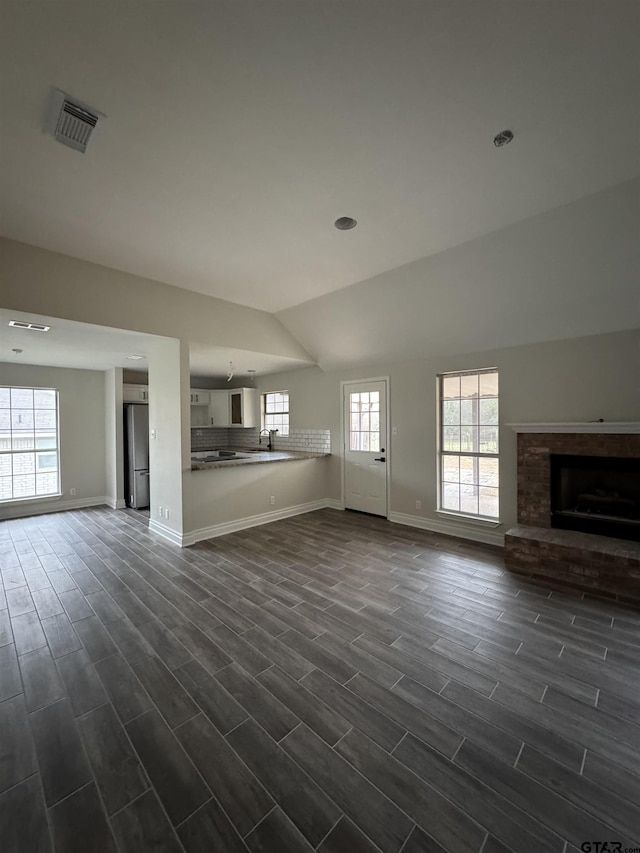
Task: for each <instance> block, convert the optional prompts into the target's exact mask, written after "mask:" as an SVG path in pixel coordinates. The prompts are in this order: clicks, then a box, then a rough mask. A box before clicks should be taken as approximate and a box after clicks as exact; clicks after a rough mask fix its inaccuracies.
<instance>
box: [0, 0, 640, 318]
mask: <svg viewBox="0 0 640 853" xmlns="http://www.w3.org/2000/svg"><path fill="white" fill-rule="evenodd" d="M637 10H638V5H637V3H635V2H627V0H608V2H606V3H603V2H601V0H595V2H589V0H586V2H580V3H577V2H576V3H574V2H558V3H553V2H549V0H522V2H513V0H499V2H496V0H482V2H466V0H435V2H434V0H421V2H415V0H393V2H392V0H386V2H377V0H372V2H366V3H363V2H356V0H323V1H322V2H300V0H242V2H237V0H227V2H220V0H213V2H187V3H185V2H178V0H166V2H161V3H145V2H133V3H87V2H85V0H81V2H74V0H64V2H59V0H44V2H39V0H30V2H28V3H25V2H22V0H16V1H15V2H14V0H4V2H3V3H2V10H1V14H2V21H1V27H0V33H1V39H2V42H1V44H0V56H1V62H2V65H1V68H0V72H1V74H0V76H1V83H2V104H1V108H2V115H3V122H2V126H3V130H2V140H1V141H2V157H1V165H0V181H1V184H0V187H1V193H2V220H1V229H2V233H3V234H4V235H5V236H8V237H10V238H13V239H16V240H20V241H23V242H26V243H31V244H34V245H37V246H41V247H44V248H49V249H53V250H56V251H59V252H63V253H66V254H69V255H72V256H75V257H79V258H83V259H86V260H90V261H94V262H96V263H100V264H104V265H107V266H111V267H115V268H116V269H122V270H125V271H127V272H132V273H136V274H139V275H143V276H146V277H150V278H154V279H157V280H159V281H164V282H168V283H171V284H174V285H177V286H179V287H183V288H188V289H193V290H196V291H199V292H201V293H206V294H209V295H213V296H219V297H222V298H224V299H228V300H231V301H234V302H238V303H241V304H244V305H251V306H254V307H257V308H261V309H264V310H267V311H271V312H274V311H281V310H285V309H289V308H291V307H292V306H296V305H299V304H300V303H303V302H306V301H308V300H310V299H314V298H317V297H320V296H322V295H324V294H328V293H331V292H334V291H337V290H340V289H341V288H345V287H348V286H349V285H353V284H354V283H356V282H360V281H363V280H366V279H369V278H371V277H373V276H376V275H379V274H381V273H384V272H386V271H388V270H392V269H394V268H396V267H399V266H402V265H404V264H407V263H409V262H412V261H416V260H418V259H420V258H424V257H425V256H429V255H432V254H434V253H437V252H441V251H443V250H445V249H449V248H451V247H453V246H457V245H459V244H462V243H465V242H467V241H469V240H472V239H475V238H477V237H479V236H481V235H483V234H488V233H490V232H492V231H496V230H497V229H500V228H504V227H505V226H508V225H511V224H512V223H514V222H518V221H520V220H523V219H526V218H527V217H531V216H534V215H537V214H540V213H542V212H544V211H547V210H550V209H553V208H556V207H559V206H561V205H564V204H567V203H569V202H572V201H574V200H576V199H579V198H581V197H584V196H586V195H589V194H592V193H595V192H598V191H600V190H602V189H604V188H606V187H609V186H613V185H615V184H618V183H621V182H623V181H625V180H628V179H629V178H631V177H632V176H633V175H634V174H637V172H638V152H637V118H638V116H637V93H638V88H637V85H638V61H637V54H638V50H637V48H638V26H637ZM52 87H59V88H61V89H63V90H64V91H66V92H68V93H70V94H71V95H74V96H76V97H77V98H80V99H81V100H83V101H85V102H88V103H89V104H91V105H93V106H95V108H96V109H98V110H100V111H102V112H103V113H105V114H106V116H107V118H106V119H104V120H103V121H102V122H101V123H100V125H99V126H98V129H97V131H96V133H95V135H94V138H93V140H92V141H91V142H90V146H89V149H88V151H87V152H86V153H85V154H79V153H77V152H75V151H72V150H70V149H69V148H65V147H64V146H62V145H60V144H58V143H56V142H55V141H54V140H53V138H52V137H51V135H47V134H46V133H43V131H42V126H43V121H44V118H45V113H46V108H47V103H48V97H49V94H50V90H51V88H52ZM504 128H510V129H511V130H512V131H513V132H514V133H515V140H514V141H513V142H512V143H511V144H510V145H509V146H507V147H505V148H503V149H496V148H495V147H494V146H493V144H492V139H493V136H494V135H495V134H496V133H497V132H498V131H500V130H502V129H504ZM342 215H349V216H353V217H355V218H356V219H357V220H358V226H357V228H356V229H355V230H353V231H350V232H340V231H337V230H336V229H335V228H334V227H333V222H334V220H335V219H336V218H337V217H338V216H342Z"/></svg>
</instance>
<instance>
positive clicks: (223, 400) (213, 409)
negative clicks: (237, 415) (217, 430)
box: [209, 391, 231, 427]
mask: <svg viewBox="0 0 640 853" xmlns="http://www.w3.org/2000/svg"><path fill="white" fill-rule="evenodd" d="M209 423H210V425H211V426H217V427H228V426H231V411H230V408H229V392H228V391H210V392H209Z"/></svg>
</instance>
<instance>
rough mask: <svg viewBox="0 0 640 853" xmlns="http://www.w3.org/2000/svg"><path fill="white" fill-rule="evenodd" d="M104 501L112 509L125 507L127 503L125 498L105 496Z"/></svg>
mask: <svg viewBox="0 0 640 853" xmlns="http://www.w3.org/2000/svg"><path fill="white" fill-rule="evenodd" d="M104 502H105V503H106V504H107V506H110V507H111V509H124V508H125V507H126V505H127V502H126V501H125V499H124V498H105V499H104Z"/></svg>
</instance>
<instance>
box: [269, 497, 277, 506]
mask: <svg viewBox="0 0 640 853" xmlns="http://www.w3.org/2000/svg"><path fill="white" fill-rule="evenodd" d="M269 503H270V504H271V506H275V503H276V496H275V495H271V497H270V498H269Z"/></svg>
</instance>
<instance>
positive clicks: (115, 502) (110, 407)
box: [104, 367, 125, 509]
mask: <svg viewBox="0 0 640 853" xmlns="http://www.w3.org/2000/svg"><path fill="white" fill-rule="evenodd" d="M104 380H105V381H104V391H105V476H106V491H105V496H106V498H107V503H108V504H109V506H110V507H112V508H113V509H121V508H122V507H124V505H125V500H124V435H123V431H124V430H123V411H122V368H121V367H112V368H111V369H110V370H106V371H105V374H104Z"/></svg>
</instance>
